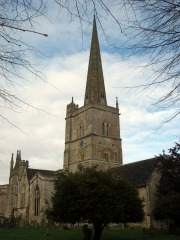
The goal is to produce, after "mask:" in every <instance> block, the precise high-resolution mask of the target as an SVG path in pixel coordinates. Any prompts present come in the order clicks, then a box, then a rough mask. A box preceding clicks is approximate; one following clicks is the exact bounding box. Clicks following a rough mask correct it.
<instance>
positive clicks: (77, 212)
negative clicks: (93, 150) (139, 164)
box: [50, 168, 143, 240]
mask: <svg viewBox="0 0 180 240" xmlns="http://www.w3.org/2000/svg"><path fill="white" fill-rule="evenodd" d="M50 216H51V217H52V218H53V219H54V220H55V221H57V222H65V223H72V224H74V223H77V222H84V221H85V222H87V221H88V222H89V223H92V224H93V228H94V236H93V239H94V240H99V239H100V237H101V234H102V231H103V229H104V227H105V226H107V224H109V223H112V222H114V223H119V222H122V223H127V222H138V221H141V220H142V219H143V210H142V203H141V200H140V199H139V198H138V193H137V191H136V190H135V188H134V187H132V186H131V185H130V184H129V183H127V182H124V181H122V180H120V179H117V178H115V177H113V175H112V174H111V173H110V172H102V171H96V169H95V168H87V169H81V170H80V171H78V172H76V173H68V174H65V173H61V174H59V176H58V178H57V181H56V184H55V194H54V196H53V208H52V210H51V211H50Z"/></svg>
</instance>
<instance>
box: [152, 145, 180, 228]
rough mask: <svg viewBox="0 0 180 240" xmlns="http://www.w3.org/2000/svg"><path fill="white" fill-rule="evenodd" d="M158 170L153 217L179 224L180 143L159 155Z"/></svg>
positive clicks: (175, 224)
mask: <svg viewBox="0 0 180 240" xmlns="http://www.w3.org/2000/svg"><path fill="white" fill-rule="evenodd" d="M159 171H160V174H161V178H160V182H159V185H158V198H157V202H156V207H155V211H154V214H155V217H156V219H158V220H166V221H167V220H168V221H170V222H171V223H172V224H173V225H174V226H180V218H179V216H180V205H179V203H180V143H176V145H175V146H174V147H173V148H171V149H169V155H165V154H163V155H161V156H160V164H159Z"/></svg>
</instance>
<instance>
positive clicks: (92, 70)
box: [84, 14, 107, 105]
mask: <svg viewBox="0 0 180 240" xmlns="http://www.w3.org/2000/svg"><path fill="white" fill-rule="evenodd" d="M87 104H101V105H107V101H106V91H105V86H104V77H103V70H102V63H101V54H100V47H99V40H98V33H97V27H96V17H95V14H94V19H93V32H92V40H91V50H90V57H89V66H88V74H87V82H86V93H85V99H84V105H87Z"/></svg>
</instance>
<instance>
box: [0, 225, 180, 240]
mask: <svg viewBox="0 0 180 240" xmlns="http://www.w3.org/2000/svg"><path fill="white" fill-rule="evenodd" d="M81 239H83V236H82V233H81V231H80V230H77V229H76V230H62V229H49V230H46V229H44V228H11V229H2V228H0V240H81ZM151 239H154V240H180V236H175V235H167V234H163V233H162V234H160V233H144V232H143V231H142V230H139V229H127V230H105V231H104V233H103V237H102V240H151Z"/></svg>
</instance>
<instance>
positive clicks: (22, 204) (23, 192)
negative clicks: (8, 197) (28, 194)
mask: <svg viewBox="0 0 180 240" xmlns="http://www.w3.org/2000/svg"><path fill="white" fill-rule="evenodd" d="M24 205H25V185H23V186H22V190H21V207H24Z"/></svg>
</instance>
